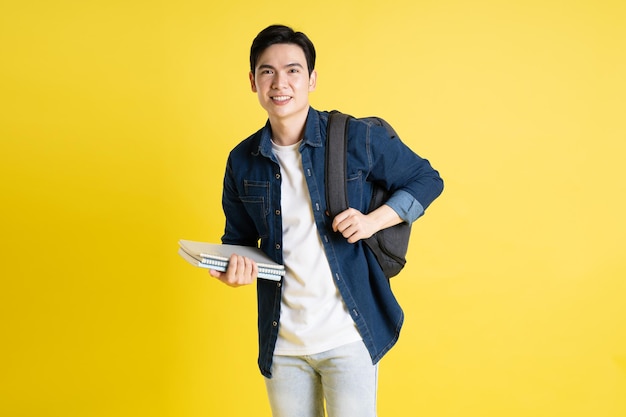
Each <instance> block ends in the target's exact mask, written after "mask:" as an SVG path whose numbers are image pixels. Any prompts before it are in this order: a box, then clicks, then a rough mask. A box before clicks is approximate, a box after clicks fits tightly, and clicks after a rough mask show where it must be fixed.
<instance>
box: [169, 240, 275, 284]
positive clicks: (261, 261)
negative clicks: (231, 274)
mask: <svg viewBox="0 0 626 417" xmlns="http://www.w3.org/2000/svg"><path fill="white" fill-rule="evenodd" d="M178 244H179V246H180V248H179V249H178V254H179V255H180V256H181V257H182V258H183V259H184V260H186V261H187V262H189V263H190V264H192V265H194V266H197V267H199V268H205V269H214V270H216V271H226V269H227V268H228V260H229V259H230V256H231V255H232V254H233V253H236V254H237V255H242V256H246V257H248V258H251V259H252V260H254V261H255V262H256V264H257V266H258V268H259V276H258V278H263V279H270V280H273V281H280V279H281V277H282V276H283V275H285V267H284V266H283V265H280V264H277V263H276V262H274V261H273V260H272V259H271V258H270V257H269V256H267V255H266V254H265V253H263V251H261V249H259V248H255V247H252V246H240V245H226V244H217V243H207V242H196V241H192V240H180V241H179V242H178Z"/></svg>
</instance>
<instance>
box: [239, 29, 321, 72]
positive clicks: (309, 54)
mask: <svg viewBox="0 0 626 417" xmlns="http://www.w3.org/2000/svg"><path fill="white" fill-rule="evenodd" d="M280 43H290V44H294V45H297V46H299V47H300V48H302V51H303V52H304V57H305V58H306V63H307V68H308V70H309V75H310V74H311V73H312V72H313V70H314V69H315V47H314V46H313V42H311V40H310V39H309V38H308V37H307V36H306V35H305V34H304V33H302V32H296V31H294V30H293V29H292V28H290V27H289V26H284V25H271V26H268V27H266V28H265V29H263V30H262V31H261V32H259V34H258V35H257V36H256V38H254V41H252V47H250V71H252V73H253V74H254V69H255V68H256V62H257V60H258V59H259V57H260V56H261V54H262V53H263V51H265V50H266V49H267V48H269V47H270V46H272V45H276V44H280Z"/></svg>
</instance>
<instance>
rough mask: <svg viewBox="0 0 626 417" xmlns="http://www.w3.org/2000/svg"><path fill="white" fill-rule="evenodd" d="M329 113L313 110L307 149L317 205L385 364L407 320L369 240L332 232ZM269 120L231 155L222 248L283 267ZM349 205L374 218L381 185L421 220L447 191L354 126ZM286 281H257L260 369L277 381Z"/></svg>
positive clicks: (396, 148) (331, 255)
mask: <svg viewBox="0 0 626 417" xmlns="http://www.w3.org/2000/svg"><path fill="white" fill-rule="evenodd" d="M327 123H328V113H327V112H319V111H317V110H315V109H313V108H310V109H309V114H308V117H307V122H306V126H305V132H304V137H303V140H302V142H301V145H300V152H301V155H302V165H303V170H304V175H305V178H306V181H307V186H308V190H309V194H310V197H311V207H312V210H313V215H314V219H315V224H316V226H317V230H318V232H319V235H320V238H321V241H322V244H323V246H324V251H325V253H326V257H327V258H328V262H329V264H330V269H331V271H332V275H333V278H334V280H335V284H336V285H337V288H338V290H339V292H340V294H341V296H342V298H343V301H344V303H345V305H346V308H347V309H348V312H349V313H350V315H351V316H352V318H353V320H354V322H355V323H356V326H357V328H358V330H359V333H360V334H361V336H362V338H363V342H364V343H365V346H366V347H367V350H368V352H369V354H370V357H371V359H372V363H374V364H375V363H377V362H378V361H379V360H380V359H381V358H382V357H383V356H384V354H385V353H386V352H387V351H389V349H391V347H392V346H393V345H394V344H395V343H396V341H397V339H398V337H399V334H400V328H401V327H402V322H403V319H404V315H403V312H402V309H401V308H400V305H399V304H398V302H397V300H396V298H395V297H394V295H393V293H392V291H391V287H390V284H389V280H388V279H387V278H386V277H385V275H384V274H383V272H382V270H381V269H380V266H379V265H378V263H377V262H376V259H375V257H374V255H373V254H372V252H371V251H370V250H369V249H367V247H366V245H364V244H363V243H362V242H357V243H354V244H352V243H348V242H347V241H346V239H344V238H343V236H341V234H339V233H335V232H333V230H332V227H331V225H332V219H331V218H330V217H329V216H328V215H327V214H326V201H325V192H324V161H325V145H326V126H327ZM271 135H272V131H271V126H270V124H269V122H268V123H267V124H266V125H265V127H263V128H262V129H260V130H259V131H258V132H256V133H255V134H253V135H252V136H250V137H248V138H247V139H245V140H244V141H243V142H241V143H240V144H239V145H237V146H236V147H235V148H234V149H233V150H232V151H231V153H230V155H229V157H228V161H227V165H226V172H225V175H224V188H223V196H222V204H223V209H224V213H225V216H226V226H225V231H224V235H223V236H222V242H223V243H226V244H238V245H246V246H260V248H261V249H262V250H263V252H265V253H266V254H267V255H268V256H270V257H271V258H272V259H273V260H274V261H275V262H278V263H283V255H282V244H283V242H282V220H281V205H280V201H281V195H280V194H281V186H280V185H281V172H280V168H279V166H278V163H277V160H276V158H275V156H274V155H273V152H272V145H271ZM348 135H349V139H348V157H347V170H348V181H347V182H348V185H347V187H348V199H349V201H350V206H351V207H353V208H356V209H357V210H359V211H361V212H364V213H365V212H366V211H367V208H368V205H369V201H370V196H371V193H372V183H373V182H376V183H378V184H380V185H382V186H383V187H385V188H387V189H389V190H390V191H392V193H393V195H392V197H391V198H390V202H389V205H390V206H391V207H392V208H393V209H394V210H396V212H397V213H399V214H400V216H401V217H403V218H405V220H407V221H413V220H415V219H416V218H417V217H419V216H421V215H422V214H423V211H424V210H425V209H426V208H427V207H428V206H429V205H430V203H431V202H432V201H433V200H434V199H435V198H436V197H437V196H438V195H439V194H440V193H441V191H442V190H443V181H442V180H441V178H440V176H439V173H438V172H437V171H436V170H434V169H433V168H432V167H431V165H430V163H429V162H428V161H427V160H426V159H423V158H421V157H420V156H418V155H417V154H416V153H414V152H413V151H412V150H411V149H409V148H408V147H407V146H406V145H405V144H404V143H403V142H402V141H401V140H400V139H398V138H396V139H389V137H388V136H387V134H386V131H385V129H384V128H383V127H379V126H375V125H371V124H368V123H366V122H363V121H358V120H353V121H351V122H350V125H349V128H348ZM281 286H282V283H281V282H274V281H268V280H263V279H258V280H257V298H258V336H259V357H258V364H259V369H260V371H261V373H262V374H263V375H264V376H266V377H271V375H272V374H271V366H272V359H273V351H274V346H275V344H276V339H277V336H278V326H279V323H280V300H281Z"/></svg>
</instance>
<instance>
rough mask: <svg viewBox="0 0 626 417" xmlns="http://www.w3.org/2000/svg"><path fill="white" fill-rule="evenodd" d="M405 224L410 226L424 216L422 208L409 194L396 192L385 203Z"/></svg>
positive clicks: (400, 191)
mask: <svg viewBox="0 0 626 417" xmlns="http://www.w3.org/2000/svg"><path fill="white" fill-rule="evenodd" d="M385 204H387V205H388V206H389V207H391V208H392V209H393V211H395V212H396V213H397V214H398V216H400V218H401V219H402V220H404V221H405V222H407V223H409V224H411V223H413V222H414V221H415V220H417V219H418V218H419V217H420V216H421V215H422V214H424V207H423V206H422V205H421V204H420V202H419V201H417V200H416V199H415V198H414V197H413V196H412V195H411V194H409V193H408V192H406V191H402V190H398V191H396V192H395V193H393V195H392V196H391V197H389V199H388V200H387V201H386V202H385Z"/></svg>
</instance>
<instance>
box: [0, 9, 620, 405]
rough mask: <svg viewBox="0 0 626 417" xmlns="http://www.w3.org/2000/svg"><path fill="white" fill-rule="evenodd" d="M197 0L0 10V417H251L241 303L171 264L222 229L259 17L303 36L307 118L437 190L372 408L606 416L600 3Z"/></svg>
mask: <svg viewBox="0 0 626 417" xmlns="http://www.w3.org/2000/svg"><path fill="white" fill-rule="evenodd" d="M215 3H216V2H209V1H194V0H180V1H161V2H154V1H119V0H106V1H105V0H96V1H70V0H60V1H32V0H25V1H19V2H17V1H16V2H4V3H3V4H2V6H0V41H1V44H0V56H1V57H0V60H1V62H0V80H1V81H0V100H1V101H0V140H1V142H0V144H1V148H0V199H1V213H0V214H1V215H0V227H1V229H0V231H1V237H2V239H1V240H0V257H1V259H0V275H1V287H0V314H1V322H0V325H1V328H0V337H2V341H1V343H0V415H2V416H7V417H9V416H11V417H13V416H16V417H25V416H38V417H39V416H41V417H43V416H45V417H48V416H50V417H52V416H63V417H68V416H82V417H104V416H107V417H108V416H111V417H113V416H114V417H125V416H133V417H135V416H151V417H160V416H168V417H169V416H171V417H196V416H229V417H233V416H246V417H248V416H261V417H262V416H269V415H270V414H269V407H268V405H267V402H266V398H265V389H264V385H263V381H262V378H261V376H260V374H259V373H258V370H257V367H256V350H257V347H256V304H255V292H254V288H243V289H237V290H235V289H231V288H228V287H226V286H223V285H221V284H219V283H217V282H215V281H214V280H213V279H211V278H210V277H209V276H208V275H207V274H206V273H205V272H203V271H200V270H197V269H194V268H192V267H190V266H189V265H187V264H185V263H184V262H183V261H182V260H181V259H179V258H178V256H177V255H176V249H177V240H178V239H180V238H185V239H198V240H217V239H219V237H220V236H221V232H222V228H223V215H222V212H221V208H220V204H219V194H220V192H221V181H222V173H223V168H224V163H225V159H226V156H227V153H228V151H229V150H230V149H231V148H232V147H233V146H234V145H235V144H236V143H238V142H239V141H240V140H242V139H243V138H245V137H246V136H247V135H249V134H250V133H252V132H253V131H255V130H256V129H258V128H259V127H261V126H262V124H263V123H264V122H265V114H264V112H263V111H262V109H261V108H260V106H259V105H258V103H257V100H256V97H255V95H254V94H252V93H251V92H250V90H249V84H248V79H247V73H248V50H249V45H250V42H251V41H252V38H253V37H254V36H255V35H256V33H257V32H258V31H259V30H261V29H262V28H264V27H265V26H266V25H268V24H271V23H286V24H289V25H292V26H294V27H295V28H296V29H299V30H303V31H304V32H306V33H307V34H308V35H309V36H310V37H311V38H312V39H313V41H314V42H315V44H316V47H317V49H318V52H319V60H318V65H317V69H318V71H319V77H318V89H317V91H316V92H315V93H313V95H312V97H311V100H312V104H313V106H314V107H316V108H318V109H328V110H329V109H333V108H338V109H342V110H344V111H346V112H350V113H352V114H354V115H357V116H369V115H374V114H375V115H379V116H383V117H385V118H386V119H388V120H389V121H390V122H391V123H392V124H393V125H394V126H395V127H396V129H397V130H398V131H399V133H400V135H401V136H402V137H403V139H404V140H405V141H406V142H407V143H408V144H409V145H410V146H412V147H413V148H414V149H415V150H416V151H417V152H418V153H420V154H422V155H423V156H425V157H427V158H429V159H430V160H431V162H432V163H433V165H434V166H435V167H436V168H437V169H439V170H440V172H441V174H442V176H443V177H444V179H445V180H446V190H445V191H444V194H443V195H442V197H441V198H440V199H439V200H437V201H436V202H435V203H434V204H433V206H432V207H431V209H430V210H429V211H428V212H427V214H426V216H425V217H424V218H422V219H421V220H419V221H418V223H417V224H416V226H415V229H414V234H413V237H412V241H411V247H410V253H409V264H408V266H407V268H406V270H405V271H404V272H403V273H402V275H401V276H400V277H398V278H394V280H393V287H394V289H395V291H396V293H397V295H398V298H399V299H400V301H401V303H402V305H403V306H404V308H405V312H406V316H407V318H406V326H405V328H404V330H403V334H402V337H401V340H400V343H399V344H398V345H397V347H396V348H395V349H394V350H392V352H391V353H390V354H389V355H388V356H387V357H386V358H385V359H384V360H383V361H382V365H381V370H380V389H379V414H380V416H394V417H395V416H431V417H460V416H463V417H474V416H475V417H489V416H494V417H495V416H498V417H501V416H507V417H517V416H532V417H540V416H545V417H554V416H567V417H579V416H585V417H587V416H589V417H592V416H593V417H618V416H620V417H621V416H624V415H626V334H625V333H626V307H624V305H625V298H626V297H625V296H626V284H625V278H626V259H625V256H624V255H625V253H624V252H625V250H624V248H625V245H624V237H625V236H626V222H625V220H624V216H625V212H626V204H625V195H626V187H625V185H624V182H625V179H626V175H625V174H626V172H625V170H624V157H625V156H626V155H625V150H626V145H625V142H626V127H625V122H624V120H625V117H624V115H625V114H626V105H625V102H624V100H625V99H624V97H626V82H625V76H624V75H625V74H626V58H625V55H626V52H625V51H626V24H625V22H626V6H625V5H626V3H624V2H623V1H606V0H605V1H602V0H596V1H592V0H587V1H575V0H572V1H550V0H547V1H545V0H544V1H537V0H531V1H522V0H515V1H497V0H480V1H461V0H457V1H454V0H437V1H436V0H429V1H424V0H410V1H408V0H407V1H396V2H394V1H392V2H380V1H371V0H352V1H345V2H340V1H336V0H333V1H327V0H322V1H317V2H309V3H304V2H301V3H281V2H269V3H268V2H265V3H264V2H253V1H243V0H232V1H228V2H218V3H219V5H216V4H215Z"/></svg>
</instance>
